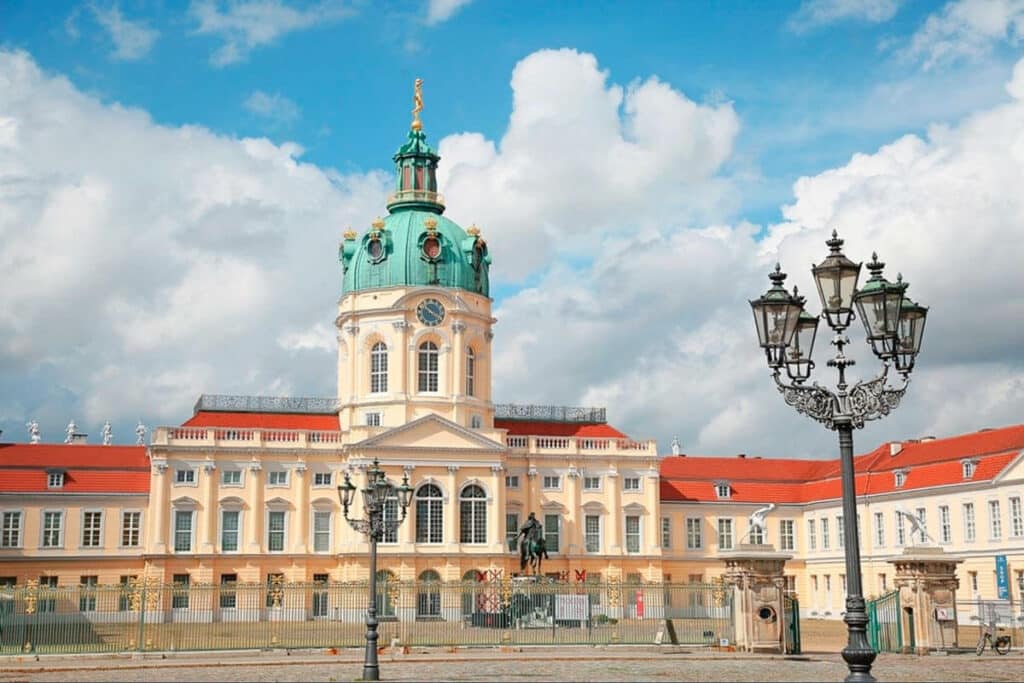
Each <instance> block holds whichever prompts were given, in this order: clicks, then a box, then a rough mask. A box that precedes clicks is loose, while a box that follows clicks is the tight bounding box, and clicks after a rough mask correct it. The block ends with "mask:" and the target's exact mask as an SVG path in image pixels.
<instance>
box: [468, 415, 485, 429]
mask: <svg viewBox="0 0 1024 683" xmlns="http://www.w3.org/2000/svg"><path fill="white" fill-rule="evenodd" d="M483 426H484V419H483V418H482V417H480V416H479V415H470V416H469V428H470V429H481V428H482V427H483Z"/></svg>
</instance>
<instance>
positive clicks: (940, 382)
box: [0, 0, 1024, 457]
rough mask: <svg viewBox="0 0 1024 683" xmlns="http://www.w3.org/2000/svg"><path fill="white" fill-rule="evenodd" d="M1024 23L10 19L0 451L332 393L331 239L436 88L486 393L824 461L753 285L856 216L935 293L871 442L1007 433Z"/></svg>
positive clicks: (703, 442) (1023, 213) (812, 18)
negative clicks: (79, 432) (760, 326)
mask: <svg viewBox="0 0 1024 683" xmlns="http://www.w3.org/2000/svg"><path fill="white" fill-rule="evenodd" d="M1022 39H1024V0H952V1H951V2H925V1H923V0H794V1H792V2H781V1H779V2H725V1H722V2H664V3H655V2H597V1H593V2H530V1H521V2H514V3H512V2H496V1H488V0H409V1H407V2H394V3H376V2H369V1H362V0H350V1H345V0H190V1H188V2H185V1H180V2H176V1H171V0H119V1H116V2H115V1H114V0H84V1H81V0H80V1H68V2H60V1H57V0H48V1H47V2H38V1H35V2H33V1H21V0H6V1H4V2H0V272H3V274H4V278H5V281H4V282H3V284H4V285H5V286H4V287H3V289H4V290H5V294H4V296H5V301H6V306H5V307H4V309H0V429H3V430H4V436H3V438H4V439H5V440H6V439H8V438H10V437H12V436H13V437H14V438H21V435H23V434H24V427H23V425H24V423H25V422H26V421H27V420H29V419H38V420H39V421H40V423H41V425H42V426H43V431H44V439H46V440H53V439H55V438H57V437H59V436H61V435H62V432H63V425H65V424H66V423H67V420H68V419H69V418H74V419H76V420H77V421H78V422H79V423H80V424H82V425H86V426H87V428H88V431H90V432H91V433H92V434H93V435H98V434H99V425H102V423H103V421H104V420H106V419H111V420H112V421H113V422H114V423H115V435H121V438H118V439H117V440H118V441H119V442H124V441H127V440H130V439H131V434H132V430H133V428H134V424H135V421H136V420H139V419H141V420H143V421H144V422H145V423H146V424H149V425H156V424H173V423H180V421H182V420H184V419H186V418H187V417H188V415H189V414H190V412H191V405H192V403H193V402H194V401H195V398H196V397H197V396H198V395H199V394H200V393H241V394H262V395H317V396H320V395H332V394H333V392H334V390H335V385H334V367H335V359H334V354H335V352H336V348H335V347H336V341H335V336H334V335H335V331H334V330H333V329H332V327H331V321H332V320H333V317H334V307H335V305H336V301H337V296H338V294H339V284H340V270H339V268H338V264H337V261H336V248H337V240H338V238H339V236H340V234H341V232H342V231H343V230H344V229H345V227H347V226H349V225H351V226H353V227H354V228H356V229H357V230H364V229H366V227H367V226H368V225H369V223H370V221H372V220H373V217H374V216H376V215H378V214H380V213H382V212H383V211H384V207H383V197H384V195H385V193H386V191H387V185H388V183H389V182H390V177H389V176H390V173H391V161H390V157H391V154H392V153H393V152H394V150H395V149H396V148H397V147H398V146H399V145H400V144H401V142H402V141H403V140H404V137H405V132H406V131H407V129H408V124H409V120H410V114H409V110H410V108H411V96H412V82H413V80H414V79H415V78H417V77H421V78H423V79H424V82H425V85H424V98H425V109H424V112H423V120H424V124H425V129H426V131H427V133H428V136H429V139H430V141H431V142H432V144H434V145H435V146H437V147H439V149H440V150H441V153H442V157H443V158H442V178H441V180H442V183H443V186H442V187H441V190H442V191H443V192H444V193H445V196H446V198H447V205H448V212H447V214H446V215H448V216H449V217H451V218H452V219H453V220H455V221H456V222H458V223H460V224H462V225H468V224H469V223H471V222H475V223H477V224H478V225H479V226H481V228H482V229H483V233H484V235H485V237H486V238H487V239H488V241H489V244H490V245H491V250H492V255H493V257H494V265H493V266H492V280H491V281H492V287H493V290H492V291H493V294H494V298H495V314H496V317H497V318H498V324H497V326H496V328H495V332H496V337H495V342H494V344H495V346H494V354H495V355H494V368H495V369H494V384H495V393H496V396H495V399H496V400H497V401H499V402H533V403H555V404H596V405H603V406H607V407H608V409H609V410H608V414H609V416H610V419H611V420H612V422H614V423H615V424H616V425H617V426H619V427H620V428H621V429H623V430H624V431H626V432H627V433H629V434H631V435H633V436H636V437H650V438H656V439H658V441H659V443H660V444H661V445H662V447H663V448H667V446H668V443H669V442H670V441H671V439H672V437H673V436H679V437H680V440H681V441H682V442H683V444H684V450H686V451H687V452H691V453H692V452H705V453H726V454H727V453H731V452H748V453H764V454H766V455H772V454H777V455H797V456H806V457H818V456H821V455H823V454H828V453H829V452H831V450H832V448H831V446H832V439H831V437H830V436H829V435H828V434H827V433H825V432H824V430H822V429H820V428H819V427H818V426H817V425H814V424H811V423H809V422H808V421H806V420H803V419H802V418H800V417H798V416H795V415H792V414H790V410H789V409H788V408H787V407H786V406H785V405H782V404H781V403H782V402H781V400H780V399H779V398H778V396H776V395H775V390H774V388H773V386H772V384H771V382H770V378H769V377H768V375H767V374H766V370H765V368H764V367H763V360H762V359H761V358H760V356H759V352H758V350H757V348H756V345H755V344H754V343H753V339H752V337H753V330H752V326H751V325H750V320H749V316H750V314H749V307H748V305H747V301H748V300H749V299H751V298H754V297H756V296H757V295H758V294H760V293H761V292H762V291H763V290H764V288H766V287H767V284H768V283H767V278H766V277H765V275H766V273H767V272H768V271H769V270H770V269H771V268H772V267H773V266H774V263H775V261H776V260H778V261H780V262H782V265H783V268H784V269H786V270H787V272H790V273H791V279H790V281H789V283H790V284H794V283H795V284H799V286H800V289H801V291H803V292H810V291H811V283H810V281H809V273H808V272H806V271H807V267H806V266H808V265H809V264H810V263H812V262H816V261H820V260H821V258H822V257H823V256H824V252H825V249H824V246H823V242H824V240H825V239H826V237H827V236H828V234H829V233H830V232H831V230H832V229H833V228H839V229H840V231H841V233H842V234H843V235H844V236H846V237H847V238H848V244H849V250H848V253H849V255H850V256H851V258H854V259H855V260H860V261H867V260H869V259H870V254H871V251H872V250H875V249H877V250H878V251H879V252H880V253H881V254H882V256H883V260H886V261H887V262H888V263H889V264H890V266H889V267H890V268H891V269H892V270H893V273H889V274H890V275H894V273H895V272H897V271H899V272H903V273H904V274H905V275H906V277H907V279H908V280H909V281H910V282H911V283H912V287H913V292H912V296H914V297H915V298H917V299H918V300H920V301H922V302H923V303H925V304H930V305H932V306H933V308H932V312H931V313H930V318H929V327H928V333H927V335H928V336H927V338H926V341H925V350H926V351H925V354H924V355H923V356H922V358H921V360H920V362H919V365H918V369H917V370H916V371H915V377H916V379H915V381H916V382H917V385H916V386H917V387H919V388H918V389H917V390H916V393H915V391H914V390H912V391H911V392H910V393H909V394H908V399H907V400H906V401H905V406H904V407H901V409H900V411H899V414H898V415H896V416H893V417H892V418H889V419H887V420H886V421H885V422H884V427H880V426H874V427H871V428H869V429H868V430H867V432H866V433H867V437H866V441H864V444H865V447H870V446H871V445H874V444H876V443H879V442H880V441H882V440H884V439H886V438H890V437H892V438H904V437H913V436H916V435H921V434H924V433H928V434H938V435H941V434H950V433H956V432H957V431H966V430H970V429H976V428H980V427H983V426H998V425H999V424H1006V423H1009V422H1014V421H1019V419H1020V418H1019V415H1020V409H1021V407H1024V365H1022V363H1024V361H1022V359H1021V357H1020V354H1019V351H1017V349H1019V348H1020V346H1021V345H1022V344H1024V338H1022V337H1021V334H1020V332H1019V331H1018V330H1017V327H1018V326H1017V324H1016V323H1014V322H1013V321H1016V320H1018V319H1020V318H1021V317H1022V316H1024V295H1019V294H1017V293H1016V292H1017V291H1018V290H1021V288H1007V287H1006V286H1005V283H1006V282H1019V281H1020V276H1019V275H1018V272H1019V261H1020V257H1021V256H1024V255H1022V254H1020V253H1019V247H1016V250H1017V251H1015V246H1016V245H1019V244H1024V195H1022V193H1021V192H1020V187H1021V186H1022V184H1024V155H1022V154H1020V153H1018V151H1017V150H1018V149H1024V139H1022V136H1024V49H1022V43H1021V41H1022ZM1018 237H1019V239H1016V238H1018ZM1008 238H1009V239H1008ZM996 240H1001V242H999V243H1000V244H1003V245H1005V246H1004V247H1003V248H1000V249H993V248H992V245H993V244H995V243H997V242H996ZM954 255H955V256H954ZM1021 291H1024V290H1021ZM964 329H983V330H985V334H984V335H978V336H975V337H973V338H972V340H971V342H970V343H965V341H964V339H963V337H962V330H964ZM855 346H856V345H855ZM858 348H859V347H858ZM826 350H827V349H826ZM861 350H862V351H863V349H861ZM822 353H824V352H823V351H821V347H819V351H818V354H819V355H818V360H819V361H823V356H821V355H820V354H822ZM862 360H863V361H864V362H863V363H861V364H860V365H858V369H859V370H862V371H863V372H864V373H870V372H871V370H872V369H873V367H872V364H871V362H870V361H871V359H870V358H863V359H862ZM824 365H825V364H824V362H820V363H819V366H820V368H819V369H820V370H822V375H823V376H822V377H821V379H822V381H828V380H830V379H831V378H829V377H825V376H824ZM880 424H881V423H880Z"/></svg>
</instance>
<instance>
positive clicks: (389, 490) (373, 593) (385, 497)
mask: <svg viewBox="0 0 1024 683" xmlns="http://www.w3.org/2000/svg"><path fill="white" fill-rule="evenodd" d="M355 495H356V487H355V485H353V484H352V479H351V478H350V477H349V474H348V472H346V473H345V482H344V483H343V484H338V500H339V501H340V502H341V508H342V510H343V512H344V515H345V521H346V522H348V523H349V526H351V527H352V528H353V529H355V530H356V531H358V532H359V533H361V534H365V535H366V539H367V541H368V542H369V544H370V602H369V605H368V606H367V608H366V654H365V656H364V657H363V677H362V680H364V681H378V680H380V666H379V665H378V663H377V624H378V621H377V543H378V542H379V541H381V540H383V538H384V534H385V533H387V532H390V531H394V530H395V529H397V528H398V527H399V526H401V524H402V522H404V521H405V515H406V513H407V512H408V510H409V503H410V501H411V500H412V487H411V486H409V475H408V474H406V475H403V476H402V484H401V485H400V486H395V485H394V484H393V483H392V482H391V480H390V479H388V478H387V476H386V475H385V474H384V470H382V469H381V468H380V463H379V462H377V459H376V458H375V459H374V461H373V465H372V466H371V467H370V468H369V469H368V470H366V488H364V489H363V513H364V514H365V519H352V518H350V517H349V516H348V509H349V507H351V505H352V504H353V503H354V502H355ZM389 502H391V503H393V504H396V505H397V506H398V507H399V508H401V511H402V512H401V516H400V517H399V516H398V511H397V510H394V508H392V510H393V511H392V512H391V514H387V512H388V507H389V505H388V503H389Z"/></svg>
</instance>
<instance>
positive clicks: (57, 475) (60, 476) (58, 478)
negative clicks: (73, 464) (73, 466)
mask: <svg viewBox="0 0 1024 683" xmlns="http://www.w3.org/2000/svg"><path fill="white" fill-rule="evenodd" d="M46 487H47V488H50V489H60V488H64V473H63V472H47V474H46Z"/></svg>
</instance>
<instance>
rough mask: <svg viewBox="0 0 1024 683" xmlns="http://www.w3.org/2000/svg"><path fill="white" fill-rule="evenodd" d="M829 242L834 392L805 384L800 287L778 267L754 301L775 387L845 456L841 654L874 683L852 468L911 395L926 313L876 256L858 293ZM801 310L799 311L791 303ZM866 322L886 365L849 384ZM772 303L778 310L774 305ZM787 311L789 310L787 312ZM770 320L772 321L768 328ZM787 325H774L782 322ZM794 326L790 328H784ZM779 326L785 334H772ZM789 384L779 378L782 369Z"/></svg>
mask: <svg viewBox="0 0 1024 683" xmlns="http://www.w3.org/2000/svg"><path fill="white" fill-rule="evenodd" d="M825 244H827V245H828V247H829V255H828V256H827V257H826V258H825V260H824V261H822V262H821V263H820V264H818V265H816V266H813V267H812V268H811V272H812V273H813V274H814V279H815V283H816V284H817V287H818V294H819V295H820V296H821V306H822V312H821V315H820V317H821V318H824V319H825V321H826V322H827V323H828V326H829V327H830V328H832V331H833V332H834V333H835V336H834V338H833V339H832V344H833V346H835V347H836V355H835V357H833V358H831V359H829V361H828V365H829V367H833V368H836V369H837V370H838V372H839V380H838V382H837V383H836V391H834V392H833V391H830V390H829V389H826V388H825V387H822V386H820V385H818V384H817V383H816V382H815V383H814V384H812V385H811V386H804V382H805V381H806V380H807V379H809V378H810V375H811V371H812V370H813V368H814V362H813V361H812V360H811V351H812V349H813V346H814V337H815V333H816V332H817V328H818V325H817V324H818V318H819V316H813V315H811V314H809V313H807V312H806V311H804V310H803V306H804V303H805V300H804V298H803V297H801V296H798V295H797V293H796V289H795V288H794V293H793V295H790V294H789V293H788V292H787V291H786V290H785V288H784V287H783V286H782V283H783V281H784V280H785V278H786V276H785V274H784V273H782V272H781V268H780V267H779V266H778V265H776V266H775V272H773V273H772V274H770V275H769V276H768V277H769V278H770V279H771V281H772V287H771V288H770V289H769V290H768V291H767V292H766V293H765V294H764V296H762V297H761V298H759V299H755V300H754V301H751V302H750V305H751V308H753V310H754V319H755V322H756V327H757V336H758V342H759V343H760V345H761V348H763V349H765V355H766V356H767V358H768V367H769V368H771V370H772V376H773V377H774V379H775V383H776V385H777V386H778V388H779V391H780V392H781V393H782V396H783V398H784V399H785V401H786V403H788V404H789V405H791V406H793V407H794V408H796V410H797V412H801V413H804V414H805V415H807V416H809V417H811V418H812V419H814V420H817V421H818V422H821V423H822V424H824V425H825V426H826V427H828V428H829V429H833V430H835V431H837V432H838V433H839V456H840V464H841V468H842V491H843V518H844V519H846V520H847V522H846V524H845V525H844V536H845V539H844V541H845V543H844V544H845V551H846V576H847V577H848V586H847V587H848V591H847V596H846V617H845V619H844V621H846V626H847V631H848V642H847V645H846V647H845V648H844V649H843V659H844V660H846V664H847V666H848V667H849V669H850V674H849V675H848V676H847V677H846V680H847V681H859V682H869V681H874V680H875V679H874V678H873V677H872V676H871V664H872V663H873V662H874V661H875V651H874V650H873V649H872V648H871V645H870V644H869V643H868V639H867V623H868V616H867V610H866V609H865V604H864V597H863V595H862V588H861V572H860V545H859V539H858V532H857V522H856V520H857V498H856V487H855V479H854V470H853V430H854V428H860V427H863V426H864V423H865V422H867V421H869V420H877V419H879V418H882V417H885V416H886V415H888V414H889V413H890V412H892V411H893V410H894V409H895V408H896V407H897V406H898V405H899V403H900V399H902V398H903V395H904V393H906V390H907V384H908V383H909V381H910V379H909V376H910V371H911V370H912V369H913V368H914V360H915V359H916V358H917V354H918V353H919V352H920V350H921V339H922V337H923V335H924V322H925V316H926V315H927V313H928V309H927V308H926V307H924V306H920V305H918V304H916V303H914V302H913V301H911V300H910V299H908V298H907V297H906V294H905V293H906V290H907V283H905V282H903V278H902V277H899V278H897V280H896V282H895V283H893V282H889V281H888V280H886V279H885V278H884V277H882V269H883V267H884V266H885V264H884V263H881V262H879V260H878V257H877V256H873V260H872V262H871V263H870V264H868V269H869V270H870V271H871V278H870V279H869V280H868V281H867V282H866V283H864V287H863V288H861V289H860V290H858V289H857V279H858V277H859V276H860V266H861V264H859V263H854V262H853V261H851V260H849V259H848V258H846V256H844V255H843V252H842V246H843V240H841V239H839V236H838V235H837V234H836V233H835V231H833V232H832V239H830V240H828V241H827V242H826V243H825ZM793 305H796V307H797V312H796V313H795V314H794V311H793V309H792V308H791V306H793ZM855 305H856V308H857V311H858V313H859V315H860V317H861V319H862V320H863V321H864V327H865V330H866V331H867V339H868V343H869V344H870V345H871V350H872V351H873V352H874V354H875V356H877V357H878V359H879V360H881V361H882V363H883V369H882V372H881V374H880V375H878V376H877V377H875V378H874V379H872V380H870V381H867V382H864V381H860V382H857V383H856V384H854V385H853V387H849V385H848V384H847V383H846V368H848V367H850V366H851V365H853V364H854V362H853V360H852V359H850V358H847V357H846V355H845V354H844V353H843V349H844V347H846V346H847V345H848V344H849V343H850V340H849V338H848V337H846V335H845V334H844V331H845V330H846V328H847V327H849V325H850V322H851V321H852V320H853V318H854V306H855ZM772 306H774V308H772ZM783 310H784V312H783ZM769 317H771V319H772V324H769ZM780 320H781V321H782V323H780V324H781V325H782V326H781V327H773V325H775V323H776V322H777V321H780ZM790 323H792V328H791V329H789V328H787V327H786V326H787V325H789V324H790ZM773 329H777V330H778V331H779V333H778V334H775V335H774V336H773V335H772V334H771V332H772V330H773ZM783 365H785V366H786V374H787V375H788V376H789V379H790V380H791V382H792V383H791V384H786V383H784V382H783V380H782V378H781V377H780V374H781V369H782V366H783ZM890 365H893V366H895V368H896V370H897V371H898V372H899V373H900V375H901V377H902V383H901V386H899V387H897V388H893V387H889V386H887V385H886V379H887V377H888V374H889V367H890Z"/></svg>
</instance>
